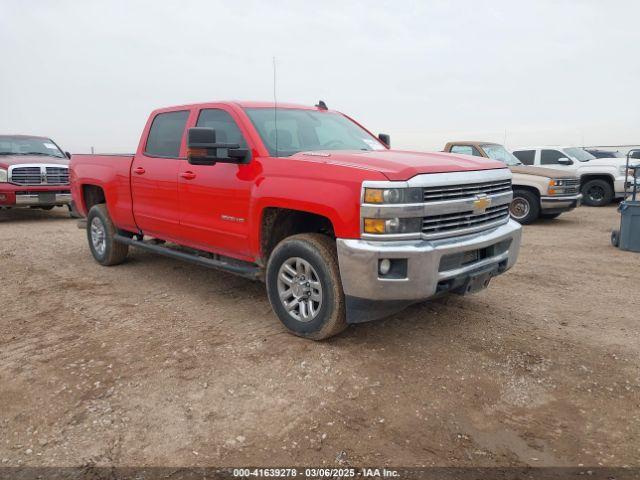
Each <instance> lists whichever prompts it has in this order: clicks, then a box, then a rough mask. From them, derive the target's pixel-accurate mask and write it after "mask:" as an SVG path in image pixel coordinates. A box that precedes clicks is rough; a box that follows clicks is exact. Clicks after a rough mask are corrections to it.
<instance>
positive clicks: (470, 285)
mask: <svg viewBox="0 0 640 480" xmlns="http://www.w3.org/2000/svg"><path fill="white" fill-rule="evenodd" d="M494 274H495V270H489V271H485V272H481V273H473V274H471V275H469V277H467V281H466V282H465V284H464V287H463V288H462V289H461V290H462V291H463V292H464V294H471V293H476V292H479V291H480V290H484V289H485V288H487V287H488V286H489V282H490V281H491V279H492V278H493V275H494Z"/></svg>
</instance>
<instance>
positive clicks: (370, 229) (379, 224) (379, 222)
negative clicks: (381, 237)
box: [364, 218, 385, 233]
mask: <svg viewBox="0 0 640 480" xmlns="http://www.w3.org/2000/svg"><path fill="white" fill-rule="evenodd" d="M384 222H385V221H384V220H383V219H382V218H365V219H364V231H365V233H384Z"/></svg>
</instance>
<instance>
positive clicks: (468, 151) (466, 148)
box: [451, 145, 482, 157]
mask: <svg viewBox="0 0 640 480" xmlns="http://www.w3.org/2000/svg"><path fill="white" fill-rule="evenodd" d="M451 153H461V154H463V155H473V156H474V157H481V156H482V155H480V152H479V151H478V149H477V148H476V147H474V146H473V145H454V146H452V147H451Z"/></svg>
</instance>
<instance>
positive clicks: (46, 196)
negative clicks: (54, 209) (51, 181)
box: [38, 192, 56, 204]
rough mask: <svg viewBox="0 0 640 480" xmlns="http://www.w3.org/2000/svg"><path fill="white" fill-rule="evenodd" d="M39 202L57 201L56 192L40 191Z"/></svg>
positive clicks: (50, 202)
mask: <svg viewBox="0 0 640 480" xmlns="http://www.w3.org/2000/svg"><path fill="white" fill-rule="evenodd" d="M38 203H45V204H47V203H48V204H52V203H56V194H55V193H51V192H38Z"/></svg>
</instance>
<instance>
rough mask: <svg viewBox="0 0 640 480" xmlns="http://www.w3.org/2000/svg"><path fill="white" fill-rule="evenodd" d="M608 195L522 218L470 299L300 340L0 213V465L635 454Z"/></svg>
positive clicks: (259, 298)
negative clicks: (545, 216)
mask: <svg viewBox="0 0 640 480" xmlns="http://www.w3.org/2000/svg"><path fill="white" fill-rule="evenodd" d="M618 220H619V217H618V214H617V212H616V210H615V207H614V206H611V207H608V208H600V209H595V208H587V207H582V208H580V209H578V210H577V211H574V212H571V213H569V214H565V215H562V216H561V217H560V218H558V219H557V220H553V221H543V222H540V223H538V224H536V225H532V226H527V227H525V231H524V237H523V245H522V250H521V256H520V260H519V262H518V264H517V265H516V266H515V268H513V269H512V270H511V271H510V272H508V273H507V274H505V275H503V276H502V277H499V278H497V279H495V280H494V281H493V282H492V284H491V285H490V287H489V289H487V290H485V291H483V292H481V293H479V294H477V295H474V296H469V297H457V296H452V297H448V298H446V299H442V300H438V301H434V302H430V303H424V304H421V305H417V306H414V307H411V308H409V309H408V310H406V311H404V312H402V313H400V314H397V315H395V316H393V317H391V318H389V319H387V320H383V321H378V322H373V323H368V324H364V325H359V326H356V327H351V328H349V329H348V330H347V331H346V332H345V333H343V334H342V335H340V336H339V337H337V338H335V339H332V340H330V341H326V342H321V343H315V342H312V341H308V340H303V339H300V338H297V337H294V336H291V335H289V334H287V333H285V331H284V329H283V328H282V327H281V326H280V323H279V322H278V320H277V319H276V317H275V316H274V314H273V313H272V312H271V308H270V307H269V303H268V301H267V297H266V293H265V290H264V287H263V285H262V284H260V283H252V282H251V281H248V280H244V279H242V278H237V277H234V276H232V275H228V274H225V273H220V272H216V271H212V270H207V269H205V268H200V267H195V266H192V265H189V264H185V263H180V262H178V261H175V260H170V259H167V258H163V257H159V256H154V255H151V254H147V253H144V252H140V251H131V253H130V258H129V261H128V262H127V263H125V264H123V265H120V266H117V267H110V268H105V267H101V266H99V265H98V264H97V263H95V262H94V261H93V259H92V258H91V256H90V253H89V250H88V247H87V244H86V237H85V233H84V231H81V230H78V229H77V228H76V222H75V221H74V220H71V219H69V218H67V215H66V211H65V210H62V209H55V210H54V211H52V212H38V211H9V212H6V211H3V212H0V331H1V332H2V333H1V336H0V459H1V461H2V464H1V466H15V465H34V466H36V465H37V466H49V465H55V466H62V465H83V464H97V465H136V466H187V465H202V466H205V465H209V466H210V465H225V466H230V465H236V466H244V465H263V466H268V465H280V466H282V465H298V466H300V465H315V466H319V465H327V466H336V465H363V464H366V465H371V464H375V465H378V466H382V465H392V466H423V465H424V466H432V465H438V466H445V465H446V466H470V465H476V466H495V465H500V466H506V465H518V466H522V465H535V466H541V465H554V466H578V465H585V466H589V465H592V466H598V465H605V466H622V465H635V466H637V465H640V356H639V355H640V300H639V296H638V290H637V289H638V287H639V286H640V254H634V253H629V252H623V251H619V250H617V249H614V248H613V247H611V246H610V244H609V232H610V229H611V227H613V226H615V225H616V224H617V222H618Z"/></svg>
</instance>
